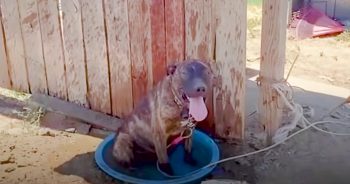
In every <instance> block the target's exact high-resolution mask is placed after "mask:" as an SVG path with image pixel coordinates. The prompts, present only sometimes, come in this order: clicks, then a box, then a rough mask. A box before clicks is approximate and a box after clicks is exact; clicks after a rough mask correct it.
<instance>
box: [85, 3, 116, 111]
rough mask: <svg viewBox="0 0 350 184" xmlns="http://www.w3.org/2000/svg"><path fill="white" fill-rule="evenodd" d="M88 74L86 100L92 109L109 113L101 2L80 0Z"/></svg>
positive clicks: (109, 104)
mask: <svg viewBox="0 0 350 184" xmlns="http://www.w3.org/2000/svg"><path fill="white" fill-rule="evenodd" d="M80 3H81V6H82V17H83V35H84V43H85V53H86V65H87V76H88V92H89V95H88V100H89V102H90V105H91V108H92V109H93V110H98V111H101V112H104V113H111V101H110V98H111V96H110V85H109V74H108V60H107V46H106V33H105V25H104V17H103V16H104V14H103V2H102V1H95V0H81V1H80Z"/></svg>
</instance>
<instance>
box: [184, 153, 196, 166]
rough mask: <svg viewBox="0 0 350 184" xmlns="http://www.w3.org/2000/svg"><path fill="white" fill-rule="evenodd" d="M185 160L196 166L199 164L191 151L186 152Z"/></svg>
mask: <svg viewBox="0 0 350 184" xmlns="http://www.w3.org/2000/svg"><path fill="white" fill-rule="evenodd" d="M184 160H185V162H186V163H188V164H190V165H192V166H195V165H197V161H196V160H195V159H193V157H192V154H191V153H187V152H186V153H185V157H184Z"/></svg>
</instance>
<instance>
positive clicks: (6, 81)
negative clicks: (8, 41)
mask: <svg viewBox="0 0 350 184" xmlns="http://www.w3.org/2000/svg"><path fill="white" fill-rule="evenodd" d="M2 28H3V25H2V20H1V19H0V87H2V88H11V81H10V76H9V68H8V65H7V56H6V48H5V42H4V33H3V30H2Z"/></svg>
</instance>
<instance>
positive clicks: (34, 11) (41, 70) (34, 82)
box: [18, 0, 48, 94]
mask: <svg viewBox="0 0 350 184" xmlns="http://www.w3.org/2000/svg"><path fill="white" fill-rule="evenodd" d="M18 3H19V4H18V5H19V14H20V20H21V28H22V35H23V43H24V50H25V58H26V62H27V67H28V80H29V85H30V90H31V92H32V93H44V94H46V93H47V91H48V90H47V81H46V71H45V62H44V56H43V46H42V40H41V31H40V22H39V12H38V6H37V3H36V0H20V1H18Z"/></svg>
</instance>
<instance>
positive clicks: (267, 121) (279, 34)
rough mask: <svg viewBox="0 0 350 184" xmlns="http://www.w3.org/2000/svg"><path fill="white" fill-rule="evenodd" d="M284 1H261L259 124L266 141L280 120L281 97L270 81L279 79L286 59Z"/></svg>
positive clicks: (285, 4) (269, 138)
mask: <svg viewBox="0 0 350 184" xmlns="http://www.w3.org/2000/svg"><path fill="white" fill-rule="evenodd" d="M287 4H288V2H287V1H279V0H264V1H263V16H262V35H261V38H262V39H261V57H260V58H261V64H260V79H261V86H260V94H259V112H260V113H259V115H260V117H259V118H260V123H261V124H262V125H263V126H265V130H266V132H267V134H268V135H267V140H266V141H267V143H268V144H270V143H272V142H271V139H272V136H273V135H274V133H275V132H276V130H277V129H278V128H279V126H280V123H281V121H282V109H283V106H281V104H283V103H282V100H281V98H280V96H279V95H278V94H277V92H276V91H275V90H273V89H272V87H271V84H273V83H274V82H281V81H282V80H283V75H284V64H285V60H286V56H285V52H286V27H287V7H288V6H287Z"/></svg>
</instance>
